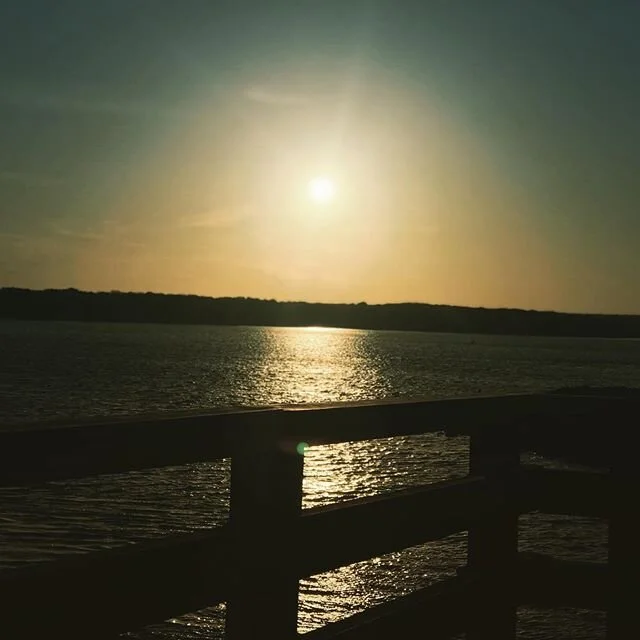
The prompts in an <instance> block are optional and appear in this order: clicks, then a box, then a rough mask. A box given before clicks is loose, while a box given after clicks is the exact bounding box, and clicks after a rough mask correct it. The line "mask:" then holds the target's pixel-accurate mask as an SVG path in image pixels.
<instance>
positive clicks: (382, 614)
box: [0, 393, 640, 640]
mask: <svg viewBox="0 0 640 640" xmlns="http://www.w3.org/2000/svg"><path fill="white" fill-rule="evenodd" d="M639 417H640V400H639V399H638V398H635V397H630V396H628V397H623V396H618V395H611V394H607V393H604V394H603V393H600V394H590V395H578V394H562V393H561V394H532V395H507V396H498V397H477V398H468V399H454V400H437V401H425V402H384V403H358V404H345V405H334V406H329V407H321V408H315V407H311V408H295V409H268V410H258V411H240V412H224V413H218V414H211V415H190V416H182V417H173V418H165V419H159V418H143V419H140V418H139V419H129V420H118V421H115V422H109V423H101V422H93V423H90V424H85V425H82V426H48V427H38V426H36V427H30V428H20V429H17V428H16V429H13V430H4V431H0V486H24V487H28V486H29V485H33V484H36V483H41V482H46V481H52V480H67V479H72V478H82V477H86V476H95V475H99V474H106V473H116V472H117V473H120V472H128V471H134V470H140V469H148V468H156V467H164V466H170V465H171V466H172V465H180V464H187V463H192V462H200V461H211V460H217V459H221V458H228V457H230V458H231V513H230V519H229V522H228V523H227V524H225V525H224V526H221V527H217V528H212V529H210V530H206V531H202V532H198V533H192V534H185V535H179V536H173V537H170V538H166V539H161V540H156V541H151V542H144V543H139V544H135V545H130V546H127V547H124V548H117V549H110V550H106V551H97V552H92V553H88V554H81V555H73V556H69V557H65V558H61V559H59V560H57V561H54V562H46V563H41V564H36V565H33V566H26V567H21V568H17V569H12V570H7V571H4V572H2V573H0V634H1V636H2V637H3V638H7V639H8V640H35V639H36V638H37V639H38V640H41V639H43V638H58V637H60V638H65V639H66V640H81V639H82V640H85V639H86V638H89V637H90V638H92V639H93V640H107V639H112V638H115V637H117V635H118V634H119V633H122V632H126V631H134V630H136V629H139V628H141V627H144V626H145V625H149V624H153V623H158V622H162V621H163V620H167V619H169V618H172V617H176V616H179V615H181V614H184V613H188V612H192V611H196V610H199V609H202V608H204V607H207V606H211V605H214V604H216V603H219V602H226V604H227V618H226V636H227V637H228V638H229V639H230V640H240V639H245V638H260V637H265V638H272V637H273V638H280V639H287V638H291V639H293V638H296V637H299V634H298V633H297V613H298V584H299V580H300V579H301V578H304V577H306V576H310V575H314V574H318V573H321V572H324V571H328V570H331V569H335V568H337V567H340V566H344V565H347V564H351V563H353V562H358V561H361V560H366V559H369V558H373V557H376V556H380V555H382V554H386V553H390V552H392V551H397V550H401V549H404V548H407V547H410V546H413V545H416V544H420V543H423V542H428V541H431V540H437V539H441V538H443V537H446V536H449V535H451V534H454V533H457V532H460V531H468V532H469V536H468V561H467V564H466V566H464V567H461V568H460V570H459V572H458V575H457V576H456V577H454V578H451V579H448V580H445V581H443V582H441V583H439V584H436V585H435V586H433V587H429V588H426V589H423V590H420V591H417V592H414V593H412V594H409V595H408V596H405V597H402V598H399V599H397V600H395V601H392V602H390V603H385V604H383V605H380V606H376V607H373V608H371V609H369V610H367V611H365V612H363V613H359V614H356V615H354V616H352V617H351V618H348V619H347V620H344V621H341V622H336V623H331V624H328V625H327V626H325V627H323V628H321V629H319V630H317V631H313V632H310V633H307V634H304V635H305V637H308V638H309V640H329V639H334V638H335V639H340V640H359V639H365V638H367V639H373V638H388V637H389V636H396V637H399V638H405V637H406V638H409V637H417V636H420V637H422V636H427V637H429V638H434V639H435V638H451V637H453V636H455V635H457V634H460V633H465V634H466V637H467V638H469V639H470V640H477V639H480V638H487V639H488V638H491V639H493V640H507V639H509V640H512V639H513V638H514V637H515V630H516V611H517V608H518V606H522V605H535V606H540V607H552V608H553V607H565V606H567V607H579V608H586V609H597V610H603V611H606V612H607V623H608V636H607V637H608V638H609V639H610V640H621V639H622V638H625V639H627V638H633V637H640V623H639V617H638V615H637V613H636V611H635V609H636V604H635V595H636V592H637V588H635V587H637V584H638V576H639V575H640V571H639V570H640V566H639V565H640V562H639V556H640V554H639V551H638V542H637V539H636V537H637V526H638V525H637V523H638V522H639V521H640V518H639V516H640V513H639V511H640V508H639V504H640V501H639V500H638V497H639V495H640V494H639V493H638V489H639V488H640V483H639V480H638V479H639V476H640V471H639V468H638V465H637V463H636V457H637V456H636V452H635V450H634V449H633V443H634V442H635V438H634V435H635V434H634V433H633V432H634V430H635V429H637V428H638V426H639V424H640V420H639ZM536 425H544V427H545V429H546V430H547V432H548V430H549V429H550V428H553V429H559V430H561V429H563V428H566V426H567V425H572V427H573V428H574V429H575V427H576V425H584V427H585V429H586V428H587V427H589V428H591V429H592V428H593V427H594V425H598V428H600V429H601V430H602V434H603V435H602V437H603V441H604V439H606V440H607V441H608V442H613V443H614V445H615V446H614V447H612V448H610V449H609V451H610V452H611V453H612V455H611V460H610V462H609V466H610V470H609V472H599V471H565V470H550V469H544V468H536V467H529V466H524V465H522V464H521V463H520V458H521V455H520V454H521V449H522V447H523V444H524V443H525V441H527V442H529V441H530V439H531V434H532V433H534V432H535V426H536ZM440 431H443V432H445V433H446V434H447V435H451V436H453V435H461V434H466V435H468V436H470V453H469V455H470V459H469V462H470V472H469V475H468V476H467V477H466V478H463V479H459V480H452V481H446V482H439V483H436V484H431V485H426V486H422V487H419V488H413V489H408V490H402V491H396V492H394V493H392V494H390V495H382V496H376V497H373V498H365V499H358V500H352V501H348V502H346V503H342V504H340V505H332V506H329V507H322V508H314V509H309V510H305V511H302V509H301V503H302V477H303V465H304V456H303V455H300V453H299V450H300V447H299V445H300V443H306V444H307V445H309V446H312V445H317V444H329V443H338V442H350V441H361V440H370V439H374V438H381V437H391V436H400V435H409V434H421V433H429V432H440ZM533 511H539V512H544V513H555V514H566V515H572V516H592V517H598V518H603V519H606V521H607V522H608V526H609V562H608V564H606V565H599V564H593V563H587V562H567V561H560V560H555V559H551V558H546V557H541V556H537V555H535V556H532V555H523V554H519V553H518V518H519V516H520V515H522V514H525V513H530V512H533ZM336 533H339V535H336Z"/></svg>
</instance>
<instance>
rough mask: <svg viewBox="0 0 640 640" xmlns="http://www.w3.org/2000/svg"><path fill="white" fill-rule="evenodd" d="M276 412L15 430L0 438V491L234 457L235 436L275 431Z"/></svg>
mask: <svg viewBox="0 0 640 640" xmlns="http://www.w3.org/2000/svg"><path fill="white" fill-rule="evenodd" d="M278 413H279V412H277V411H273V410H269V411H255V412H234V413H223V414H212V415H206V414H205V415H197V416H182V417H171V418H166V419H161V418H158V417H156V418H148V419H143V420H129V421H126V422H125V421H122V420H119V421H116V422H106V423H95V422H94V423H90V424H83V425H76V426H72V427H61V426H55V427H50V426H48V427H45V428H42V429H38V428H35V427H31V428H24V429H23V428H14V429H12V430H9V431H2V432H0V486H12V485H24V484H32V483H37V482H45V481H50V480H68V479H72V478H82V477H85V476H92V475H99V474H104V473H124V472H128V471H133V470H137V469H149V468H154V467H166V466H172V465H180V464H187V463H191V462H205V461H209V460H216V459H220V458H225V457H229V456H230V455H231V453H232V449H233V438H234V436H233V434H235V433H236V432H237V431H240V430H242V428H243V427H246V425H248V424H250V425H252V426H253V427H254V428H255V427H259V428H265V429H269V428H273V425H274V421H275V420H277V416H278Z"/></svg>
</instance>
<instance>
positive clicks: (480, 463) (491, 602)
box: [467, 425, 520, 640]
mask: <svg viewBox="0 0 640 640" xmlns="http://www.w3.org/2000/svg"><path fill="white" fill-rule="evenodd" d="M519 465H520V446H519V437H518V429H517V427H515V426H513V425H509V426H508V427H500V426H495V427H488V428H484V429H482V430H478V431H477V432H475V433H473V435H472V436H471V447H470V473H471V474H472V475H480V476H484V477H486V478H487V479H488V480H490V481H491V482H492V483H493V484H494V485H495V491H496V492H498V494H499V495H500V496H501V497H502V498H503V499H504V501H505V506H504V510H503V511H501V512H499V513H496V514H495V515H494V516H491V517H488V518H487V519H486V520H485V521H484V522H482V523H481V524H479V525H477V526H474V527H473V528H472V529H471V530H470V531H469V547H468V558H467V566H468V569H469V571H470V572H472V573H477V574H479V575H480V576H481V578H482V581H483V584H484V585H486V588H482V590H481V593H480V594H479V598H478V600H477V602H475V603H474V607H473V609H474V611H473V612H472V614H471V616H470V617H471V619H470V625H469V630H468V632H467V638H468V640H480V639H483V640H484V639H486V638H491V639H492V640H513V639H514V638H515V635H516V612H517V602H516V593H515V591H516V586H517V585H516V584H515V583H514V579H515V575H514V569H515V563H516V561H517V554H518V509H517V505H515V504H514V500H515V497H516V491H517V483H518V471H519Z"/></svg>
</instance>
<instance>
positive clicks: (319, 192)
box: [308, 177, 336, 204]
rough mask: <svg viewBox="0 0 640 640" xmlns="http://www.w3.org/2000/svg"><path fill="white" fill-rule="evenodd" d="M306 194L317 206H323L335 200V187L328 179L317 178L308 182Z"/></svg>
mask: <svg viewBox="0 0 640 640" xmlns="http://www.w3.org/2000/svg"><path fill="white" fill-rule="evenodd" d="M308 192H309V197H310V198H311V200H313V201H314V202H317V203H319V204H325V203H328V202H331V201H332V200H333V199H334V198H335V195H336V185H335V184H334V182H333V180H331V179H329V178H325V177H317V178H313V179H312V180H310V181H309V185H308Z"/></svg>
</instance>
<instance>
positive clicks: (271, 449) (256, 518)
mask: <svg viewBox="0 0 640 640" xmlns="http://www.w3.org/2000/svg"><path fill="white" fill-rule="evenodd" d="M273 433H274V432H273V431H271V429H265V428H264V427H263V429H247V430H246V431H245V430H243V433H242V434H239V437H238V439H237V441H238V445H237V447H236V449H235V451H234V455H232V458H231V520H230V526H231V530H232V533H233V536H234V549H235V552H234V567H235V570H234V575H233V578H232V587H231V593H230V596H229V599H228V602H227V618H226V637H227V638H229V639H230V640H245V639H246V638H259V637H265V638H281V639H283V640H287V639H288V638H295V637H296V636H297V618H298V577H297V574H296V564H297V555H298V554H297V548H298V545H297V540H296V532H295V528H296V527H295V525H296V523H297V520H298V518H299V516H300V511H301V506H302V473H303V456H302V455H301V454H300V453H298V451H297V450H296V445H297V444H298V443H296V442H283V441H281V440H280V439H279V438H278V437H277V436H275V435H273Z"/></svg>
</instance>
